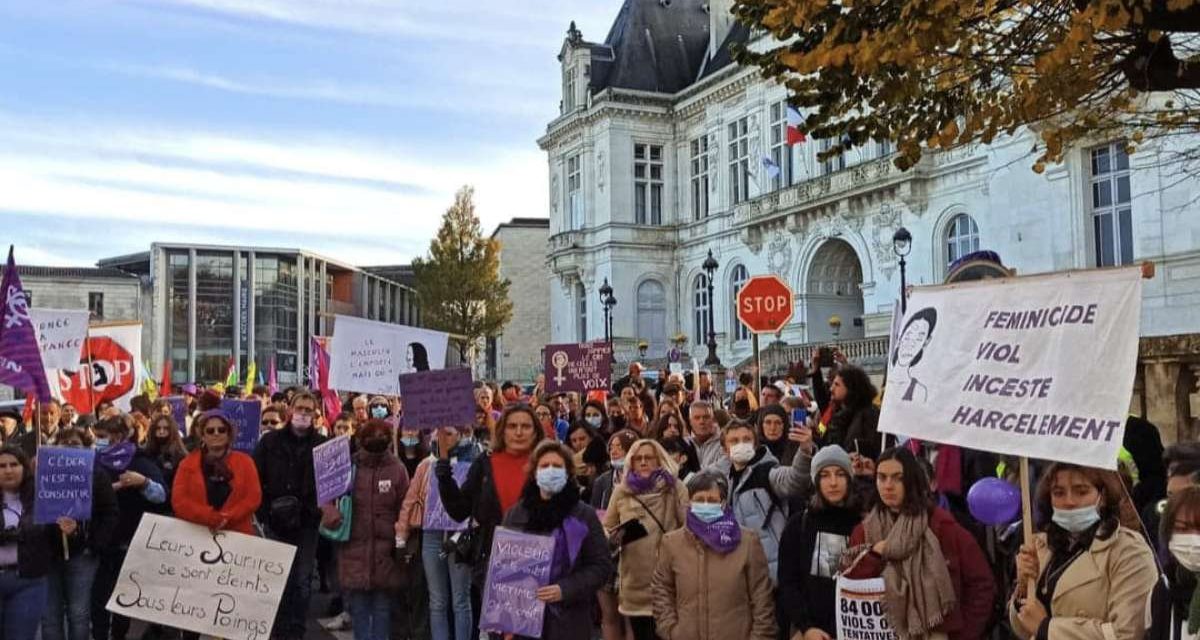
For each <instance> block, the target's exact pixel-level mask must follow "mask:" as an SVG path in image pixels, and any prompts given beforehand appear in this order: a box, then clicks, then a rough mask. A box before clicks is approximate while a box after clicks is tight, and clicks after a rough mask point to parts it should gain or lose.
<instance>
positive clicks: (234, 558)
mask: <svg viewBox="0 0 1200 640" xmlns="http://www.w3.org/2000/svg"><path fill="white" fill-rule="evenodd" d="M295 554H296V548H295V547H293V546H291V545H287V544H282V543H279V542H273V541H271V540H267V539H265V538H256V537H254V536H248V535H245V534H241V533H236V532H233V531H217V532H215V533H213V532H211V531H209V530H208V527H204V526H200V525H196V524H191V523H189V522H184V521H183V520H176V519H174V518H168V517H165V516H160V515H156V514H152V513H147V514H145V515H144V516H142V521H141V524H139V525H138V528H137V533H135V534H134V536H133V540H132V541H131V542H130V544H129V553H128V554H127V555H126V556H125V563H124V564H122V565H121V572H120V573H119V574H118V576H117V586H116V587H115V588H114V589H113V593H112V597H110V598H109V600H108V606H107V609H108V610H109V611H111V612H113V613H117V614H120V615H123V616H128V617H130V618H136V619H138V620H145V621H146V622H150V623H155V624H161V625H165V626H169V627H175V628H178V629H186V630H188V631H191V632H194V633H199V634H201V635H206V636H213V637H217V638H229V639H230V640H267V639H268V638H270V637H271V626H272V625H273V624H274V622H275V611H276V609H278V608H279V598H280V596H282V595H283V588H284V585H285V584H286V583H287V577H288V572H289V571H291V567H292V558H293V556H295Z"/></svg>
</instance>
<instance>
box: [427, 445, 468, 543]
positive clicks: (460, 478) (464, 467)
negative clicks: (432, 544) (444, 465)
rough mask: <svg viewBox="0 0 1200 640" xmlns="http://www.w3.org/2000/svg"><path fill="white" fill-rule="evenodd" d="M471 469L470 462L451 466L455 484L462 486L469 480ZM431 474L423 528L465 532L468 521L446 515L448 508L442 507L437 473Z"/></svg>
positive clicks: (456, 463)
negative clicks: (468, 473)
mask: <svg viewBox="0 0 1200 640" xmlns="http://www.w3.org/2000/svg"><path fill="white" fill-rule="evenodd" d="M470 469H471V463H470V462H455V463H453V464H452V465H451V473H453V474H454V482H456V483H457V484H458V486H460V487H461V486H462V483H463V482H466V480H467V471H469V470H470ZM432 471H433V470H432V469H431V470H430V472H431V473H430V474H429V491H428V493H426V497H425V518H424V519H423V520H422V521H421V528H422V529H424V530H425V531H465V530H466V528H467V521H466V520H462V521H459V520H455V519H454V518H451V517H450V514H448V513H446V507H445V506H444V505H442V494H440V493H438V478H437V474H436V473H432Z"/></svg>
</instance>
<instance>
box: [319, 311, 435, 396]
mask: <svg viewBox="0 0 1200 640" xmlns="http://www.w3.org/2000/svg"><path fill="white" fill-rule="evenodd" d="M448 339H449V335H448V334H445V333H441V332H438V331H430V330H428V329H417V328H416V327H408V326H404V325H398V324H391V323H388V322H376V321H374V320H365V319H363V318H355V317H353V316H334V323H333V341H332V347H331V348H330V350H329V357H330V362H329V386H330V387H331V388H334V389H339V390H341V391H359V392H362V393H378V394H382V395H386V396H394V395H397V394H398V393H399V390H398V389H397V378H398V377H399V376H400V375H401V374H405V373H413V372H418V371H431V370H434V369H441V368H442V367H443V366H444V365H445V362H446V345H447V341H448Z"/></svg>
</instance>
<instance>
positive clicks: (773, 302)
mask: <svg viewBox="0 0 1200 640" xmlns="http://www.w3.org/2000/svg"><path fill="white" fill-rule="evenodd" d="M737 317H738V320H741V321H742V324H744V325H746V326H747V327H749V329H750V330H751V331H753V332H754V333H775V332H776V331H781V330H782V329H783V328H784V327H785V326H787V323H788V322H789V321H790V320H791V319H792V289H791V287H789V286H787V283H785V282H784V281H783V280H780V279H779V278H778V277H777V276H754V277H753V278H750V280H749V281H747V282H746V284H745V285H743V286H742V288H741V289H739V290H738V295H737Z"/></svg>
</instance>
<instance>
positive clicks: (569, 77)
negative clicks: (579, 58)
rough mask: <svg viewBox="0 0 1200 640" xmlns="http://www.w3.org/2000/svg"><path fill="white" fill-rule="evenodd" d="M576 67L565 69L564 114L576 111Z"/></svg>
mask: <svg viewBox="0 0 1200 640" xmlns="http://www.w3.org/2000/svg"><path fill="white" fill-rule="evenodd" d="M575 75H576V74H575V65H569V66H567V67H566V68H565V69H563V113H569V112H571V111H574V110H575Z"/></svg>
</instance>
